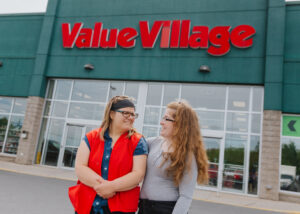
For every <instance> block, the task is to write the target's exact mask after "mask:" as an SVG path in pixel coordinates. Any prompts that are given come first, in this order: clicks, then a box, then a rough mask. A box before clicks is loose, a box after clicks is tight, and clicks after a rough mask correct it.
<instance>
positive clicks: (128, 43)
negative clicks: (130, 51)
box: [118, 27, 138, 48]
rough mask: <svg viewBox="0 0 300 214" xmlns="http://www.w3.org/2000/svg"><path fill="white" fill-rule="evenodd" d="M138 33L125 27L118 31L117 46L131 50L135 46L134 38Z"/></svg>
mask: <svg viewBox="0 0 300 214" xmlns="http://www.w3.org/2000/svg"><path fill="white" fill-rule="evenodd" d="M137 35H138V32H137V31H136V29H134V28H131V27H127V28H124V29H122V30H121V31H120V33H119V35H118V44H119V45H120V46H121V47H123V48H133V47H134V46H135V38H136V37H137Z"/></svg>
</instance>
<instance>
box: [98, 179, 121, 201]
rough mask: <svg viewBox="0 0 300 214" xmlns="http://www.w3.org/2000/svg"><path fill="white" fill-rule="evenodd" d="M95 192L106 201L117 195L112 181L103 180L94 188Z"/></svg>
mask: <svg viewBox="0 0 300 214" xmlns="http://www.w3.org/2000/svg"><path fill="white" fill-rule="evenodd" d="M94 190H95V191H96V192H97V194H98V195H100V196H101V197H102V198H104V199H108V198H111V197H113V196H114V195H115V194H116V192H115V190H114V188H113V185H112V183H111V181H107V180H102V181H101V183H100V184H98V185H96V186H95V187H94Z"/></svg>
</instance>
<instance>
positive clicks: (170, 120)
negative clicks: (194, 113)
mask: <svg viewBox="0 0 300 214" xmlns="http://www.w3.org/2000/svg"><path fill="white" fill-rule="evenodd" d="M162 120H164V121H169V122H175V120H173V119H170V118H168V117H163V118H162Z"/></svg>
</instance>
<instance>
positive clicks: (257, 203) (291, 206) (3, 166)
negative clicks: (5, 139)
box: [0, 161, 300, 214]
mask: <svg viewBox="0 0 300 214" xmlns="http://www.w3.org/2000/svg"><path fill="white" fill-rule="evenodd" d="M0 170H4V171H10V172H17V173H23V174H29V175H36V176H42V177H48V178H57V179H62V180H71V181H76V180H77V179H76V175H75V173H74V170H67V169H57V168H54V167H47V166H40V165H19V164H15V163H12V162H4V161H0ZM194 199H196V200H201V201H207V202H213V203H219V204H227V205H233V206H239V207H247V208H255V209H260V210H266V211H274V212H282V213H290V214H292V213H293V214H300V204H296V203H289V202H283V201H271V200H264V199H260V198H257V197H251V196H245V195H237V194H230V193H220V192H212V191H204V190H199V189H196V191H195V194H194Z"/></svg>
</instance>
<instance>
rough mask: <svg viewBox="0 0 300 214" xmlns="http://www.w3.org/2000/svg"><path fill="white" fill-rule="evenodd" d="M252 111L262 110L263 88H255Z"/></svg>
mask: <svg viewBox="0 0 300 214" xmlns="http://www.w3.org/2000/svg"><path fill="white" fill-rule="evenodd" d="M252 97H253V99H252V111H258V112H261V111H262V106H263V105H262V102H263V88H257V87H255V88H253V95H252Z"/></svg>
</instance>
